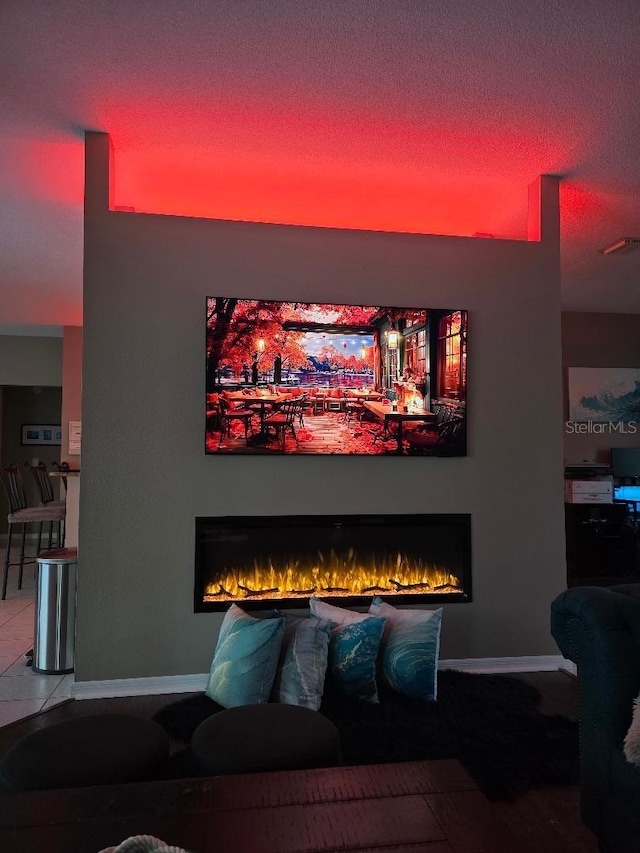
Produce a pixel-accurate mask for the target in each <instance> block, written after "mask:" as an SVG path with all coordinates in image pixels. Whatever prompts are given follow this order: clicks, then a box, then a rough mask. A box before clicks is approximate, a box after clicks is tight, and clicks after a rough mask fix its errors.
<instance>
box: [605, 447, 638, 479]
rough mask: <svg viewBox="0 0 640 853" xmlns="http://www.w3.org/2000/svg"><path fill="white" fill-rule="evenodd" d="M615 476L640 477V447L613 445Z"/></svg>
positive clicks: (612, 462) (612, 454) (612, 459)
mask: <svg viewBox="0 0 640 853" xmlns="http://www.w3.org/2000/svg"><path fill="white" fill-rule="evenodd" d="M611 468H612V471H613V476H614V477H640V447H612V448H611Z"/></svg>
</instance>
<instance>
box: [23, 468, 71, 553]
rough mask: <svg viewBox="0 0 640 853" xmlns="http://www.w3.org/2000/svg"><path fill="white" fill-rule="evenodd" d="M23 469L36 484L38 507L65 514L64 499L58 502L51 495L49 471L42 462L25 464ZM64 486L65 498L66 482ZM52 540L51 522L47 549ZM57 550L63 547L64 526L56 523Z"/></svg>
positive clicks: (51, 487)
mask: <svg viewBox="0 0 640 853" xmlns="http://www.w3.org/2000/svg"><path fill="white" fill-rule="evenodd" d="M24 464H25V467H26V468H28V469H29V470H30V471H31V474H32V476H33V479H34V481H35V484H36V488H37V490H38V495H39V497H40V506H48V507H54V508H55V509H64V510H65V514H66V508H67V503H66V499H65V500H62V501H59V500H56V496H55V494H54V493H53V485H52V483H51V477H50V476H49V470H48V468H47V466H46V465H45V464H44V462H39V463H38V464H37V465H31V463H30V462H25V463H24ZM64 486H65V496H66V486H67V484H66V482H65V483H64ZM52 538H53V522H52V523H51V524H50V525H49V548H51V545H52ZM57 545H58V548H62V547H63V545H64V524H63V522H60V521H59V522H58V542H57Z"/></svg>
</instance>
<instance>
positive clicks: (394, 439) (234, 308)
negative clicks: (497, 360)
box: [205, 296, 467, 456]
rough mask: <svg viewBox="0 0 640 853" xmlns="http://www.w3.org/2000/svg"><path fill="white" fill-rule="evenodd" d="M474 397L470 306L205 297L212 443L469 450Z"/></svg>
mask: <svg viewBox="0 0 640 853" xmlns="http://www.w3.org/2000/svg"><path fill="white" fill-rule="evenodd" d="M466 398H467V312H466V311H462V310H459V309H431V308H423V307H409V308H402V307H384V306H372V305H342V304H334V303H309V302H279V301H267V300H258V299H236V298H230V297H219V296H215V297H209V298H208V299H207V317H206V401H205V409H206V427H205V450H206V452H207V453H212V454H220V453H226V454H228V453H233V454H247V453H263V454H324V455H367V456H377V455H383V454H395V455H400V456H402V455H404V456H407V455H427V456H464V455H466V420H467V415H466Z"/></svg>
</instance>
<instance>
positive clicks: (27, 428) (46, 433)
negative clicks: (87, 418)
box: [20, 424, 62, 445]
mask: <svg viewBox="0 0 640 853" xmlns="http://www.w3.org/2000/svg"><path fill="white" fill-rule="evenodd" d="M20 443H21V444H51V445H56V444H62V427H61V426H60V424H22V437H21V439H20Z"/></svg>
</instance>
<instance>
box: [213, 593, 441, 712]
mask: <svg viewBox="0 0 640 853" xmlns="http://www.w3.org/2000/svg"><path fill="white" fill-rule="evenodd" d="M310 611H311V615H310V618H301V617H298V616H290V615H283V614H281V613H278V612H277V611H274V612H273V614H272V615H271V616H270V617H269V618H256V617H254V616H251V615H249V614H248V613H245V611H243V610H242V608H240V607H238V606H237V605H236V604H232V605H231V606H230V608H229V610H228V611H227V613H226V614H225V617H224V620H223V622H222V627H221V629H220V634H219V637H218V642H217V645H216V650H215V653H214V656H213V662H212V664H211V671H210V673H209V679H208V682H207V688H206V691H205V692H206V695H207V696H208V697H209V698H210V699H213V700H214V701H215V702H217V703H218V704H219V705H222V706H223V707H224V708H233V707H237V706H239V705H250V704H261V703H264V702H268V701H272V702H282V703H286V704H289V705H300V706H302V707H304V708H311V709H312V710H315V711H317V710H318V709H319V708H320V704H321V702H322V696H323V693H324V687H325V679H326V678H327V677H328V678H329V679H330V680H331V682H332V685H333V687H334V689H335V690H336V691H337V692H339V693H340V694H341V695H343V696H345V697H347V698H352V699H361V700H364V701H368V702H374V703H375V702H378V701H379V699H378V679H381V680H382V681H383V682H384V683H385V684H386V685H387V686H388V687H391V688H392V689H393V690H395V691H397V692H398V693H402V694H404V695H406V696H410V697H412V698H415V699H422V700H423V701H432V700H434V699H435V698H436V695H437V667H438V654H439V646H440V626H441V622H442V608H439V609H438V610H399V609H397V608H395V607H392V606H391V605H390V604H387V603H385V602H383V601H382V600H381V599H380V598H378V597H376V598H374V599H373V601H372V603H371V606H370V608H369V612H368V613H357V612H355V611H352V610H346V609H344V608H342V607H334V606H333V605H331V604H327V603H326V602H324V601H321V600H320V599H318V598H315V597H314V598H311V600H310Z"/></svg>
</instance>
